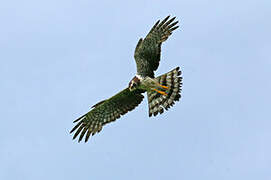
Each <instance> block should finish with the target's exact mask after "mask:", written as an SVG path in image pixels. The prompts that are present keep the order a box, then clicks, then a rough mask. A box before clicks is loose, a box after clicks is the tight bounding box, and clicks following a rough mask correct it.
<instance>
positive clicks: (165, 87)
mask: <svg viewBox="0 0 271 180" xmlns="http://www.w3.org/2000/svg"><path fill="white" fill-rule="evenodd" d="M157 85H158V86H160V87H161V88H164V89H168V87H167V86H163V85H162V84H159V83H157Z"/></svg>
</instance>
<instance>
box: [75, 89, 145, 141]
mask: <svg viewBox="0 0 271 180" xmlns="http://www.w3.org/2000/svg"><path fill="white" fill-rule="evenodd" d="M143 98H144V96H143V95H142V94H141V92H140V91H139V90H135V91H130V90H129V89H128V88H126V89H124V90H122V91H121V92H119V93H118V94H116V95H115V96H113V97H111V98H109V99H107V100H104V101H101V102H99V103H97V104H95V105H94V106H92V107H93V109H92V110H91V111H89V112H88V113H87V114H85V115H83V116H81V117H80V118H78V119H76V120H75V121H74V123H77V124H76V125H75V126H74V128H73V129H72V130H71V131H70V133H72V132H75V134H74V136H73V139H75V138H76V137H77V136H78V135H79V134H80V136H79V139H78V142H80V141H81V140H82V139H83V137H84V136H85V142H87V141H88V139H89V137H90V135H94V134H95V133H96V132H100V131H101V130H102V127H103V125H105V124H107V123H109V122H112V121H115V120H116V119H118V118H120V116H121V115H124V114H126V113H127V112H128V111H131V110H133V109H134V108H135V107H136V106H138V105H139V104H140V103H141V101H142V100H143Z"/></svg>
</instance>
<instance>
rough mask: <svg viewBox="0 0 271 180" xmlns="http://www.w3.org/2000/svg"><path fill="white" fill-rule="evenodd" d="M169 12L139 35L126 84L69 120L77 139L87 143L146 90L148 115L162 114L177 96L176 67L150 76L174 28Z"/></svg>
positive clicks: (178, 76) (179, 82) (178, 78)
mask: <svg viewBox="0 0 271 180" xmlns="http://www.w3.org/2000/svg"><path fill="white" fill-rule="evenodd" d="M175 19H176V17H173V18H170V15H169V16H167V17H166V18H164V19H163V20H162V21H160V20H158V21H157V22H156V23H155V24H154V25H153V27H152V28H151V30H150V31H149V33H148V34H147V36H146V37H145V38H140V39H139V41H138V43H137V45H136V48H135V52H134V59H135V62H136V68H137V73H136V75H135V76H134V77H133V78H132V80H131V81H130V82H129V84H128V87H126V88H125V89H124V90H122V91H120V92H119V93H117V94H116V95H114V96H112V97H111V98H108V99H106V100H103V101H100V102H98V103H97V104H95V105H93V106H92V107H91V110H90V111H89V112H88V113H86V114H84V115H83V116H81V117H79V118H78V119H76V120H75V121H73V122H74V123H76V124H75V126H74V127H73V128H72V130H71V131H70V133H71V134H72V133H74V135H73V139H76V138H77V137H78V136H79V138H78V142H80V141H82V140H84V141H85V142H87V141H88V140H89V138H90V137H91V136H93V135H94V134H96V133H98V132H100V131H101V130H102V128H103V126H104V125H106V124H108V123H110V122H113V121H115V120H116V119H118V118H120V117H121V116H122V115H124V114H126V113H127V112H129V111H132V110H133V109H135V108H136V107H137V106H138V105H139V104H140V103H141V102H142V100H143V99H144V96H143V94H144V93H145V92H147V100H148V110H149V117H151V116H152V115H153V116H156V115H157V114H162V113H163V112H164V110H168V109H169V108H170V107H172V106H173V105H174V104H175V102H176V101H179V99H180V98H181V90H182V89H181V88H182V76H181V74H182V72H181V70H180V68H179V67H176V68H175V69H173V70H171V71H169V72H168V73H165V74H163V75H160V76H157V77H155V76H154V71H156V70H157V68H158V66H159V62H160V57H161V45H162V43H163V42H164V41H166V40H167V39H168V37H169V36H170V35H171V34H172V32H173V31H174V30H176V29H177V28H178V27H179V26H177V24H178V21H175Z"/></svg>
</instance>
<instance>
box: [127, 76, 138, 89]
mask: <svg viewBox="0 0 271 180" xmlns="http://www.w3.org/2000/svg"><path fill="white" fill-rule="evenodd" d="M139 83H140V79H139V78H138V77H137V76H135V77H134V78H133V79H132V80H131V81H130V82H129V89H130V91H133V90H135V89H136V88H137V86H138V85H139Z"/></svg>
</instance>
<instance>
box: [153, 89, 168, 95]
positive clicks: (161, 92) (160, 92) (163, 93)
mask: <svg viewBox="0 0 271 180" xmlns="http://www.w3.org/2000/svg"><path fill="white" fill-rule="evenodd" d="M153 90H154V91H156V92H158V93H159V94H162V95H164V96H166V95H167V93H165V92H163V91H159V90H157V89H154V88H153Z"/></svg>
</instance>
